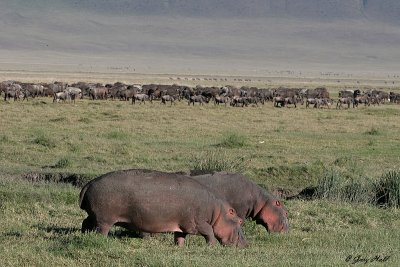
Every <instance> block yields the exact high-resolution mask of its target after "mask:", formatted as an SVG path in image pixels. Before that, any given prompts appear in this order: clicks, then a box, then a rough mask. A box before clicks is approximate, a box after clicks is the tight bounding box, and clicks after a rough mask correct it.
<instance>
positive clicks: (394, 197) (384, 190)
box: [375, 170, 400, 208]
mask: <svg viewBox="0 0 400 267" xmlns="http://www.w3.org/2000/svg"><path fill="white" fill-rule="evenodd" d="M375 191H376V204H378V205H382V206H388V207H395V208H399V207H400V170H397V171H389V172H387V173H385V174H384V175H382V176H381V178H380V179H379V180H378V181H377V182H376V183H375Z"/></svg>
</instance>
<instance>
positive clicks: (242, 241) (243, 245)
mask: <svg viewBox="0 0 400 267" xmlns="http://www.w3.org/2000/svg"><path fill="white" fill-rule="evenodd" d="M248 245H249V244H248V242H247V240H246V238H245V237H244V234H243V231H242V229H240V230H239V232H238V240H237V242H236V247H238V248H246V247H248Z"/></svg>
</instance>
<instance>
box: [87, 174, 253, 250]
mask: <svg viewBox="0 0 400 267" xmlns="http://www.w3.org/2000/svg"><path fill="white" fill-rule="evenodd" d="M80 207H81V208H82V209H83V210H85V211H86V212H87V213H88V217H87V218H86V219H85V220H84V221H83V222H82V232H86V231H90V230H92V231H93V230H96V231H98V232H100V233H102V234H103V235H107V234H108V232H109V230H110V228H111V226H113V225H117V226H122V227H124V228H127V229H129V230H135V231H141V232H147V233H160V232H174V240H175V243H176V244H178V245H180V246H182V245H183V244H184V241H185V237H186V235H187V234H198V235H202V236H204V238H205V239H206V241H207V243H208V244H210V245H213V244H215V243H216V240H218V241H219V242H220V243H221V244H223V245H235V246H238V247H244V246H246V245H247V244H246V241H245V239H244V236H243V233H242V229H241V224H242V222H243V220H242V219H240V218H239V217H238V216H237V214H236V211H235V210H234V209H233V208H232V207H231V206H230V205H229V204H228V203H227V202H226V201H224V200H221V199H219V198H217V197H216V196H215V195H214V194H213V193H211V192H210V191H209V190H208V188H207V187H206V186H203V185H202V184H200V183H198V182H197V181H196V180H194V179H191V178H190V177H187V176H184V175H181V174H176V173H164V172H159V171H150V170H124V171H116V172H110V173H107V174H104V175H102V176H100V177H98V178H96V179H94V180H92V181H90V182H89V183H87V184H86V185H85V186H84V187H83V189H82V191H81V193H80Z"/></svg>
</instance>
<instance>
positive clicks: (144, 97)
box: [132, 94, 151, 104]
mask: <svg viewBox="0 0 400 267" xmlns="http://www.w3.org/2000/svg"><path fill="white" fill-rule="evenodd" d="M146 100H150V102H151V98H149V96H148V95H146V94H135V95H134V96H133V97H132V104H136V101H139V104H141V103H143V104H146Z"/></svg>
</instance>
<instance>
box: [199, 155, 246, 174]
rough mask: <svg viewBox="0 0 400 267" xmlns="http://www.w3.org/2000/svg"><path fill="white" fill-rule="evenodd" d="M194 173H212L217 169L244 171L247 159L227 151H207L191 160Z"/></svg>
mask: <svg viewBox="0 0 400 267" xmlns="http://www.w3.org/2000/svg"><path fill="white" fill-rule="evenodd" d="M191 163H192V167H191V172H192V174H201V173H211V172H217V171H230V172H243V171H244V169H245V164H246V160H245V158H244V157H239V158H234V157H232V156H231V155H230V154H229V153H227V152H226V151H222V150H217V151H207V152H205V153H201V154H200V155H196V156H194V157H193V158H192V160H191Z"/></svg>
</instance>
